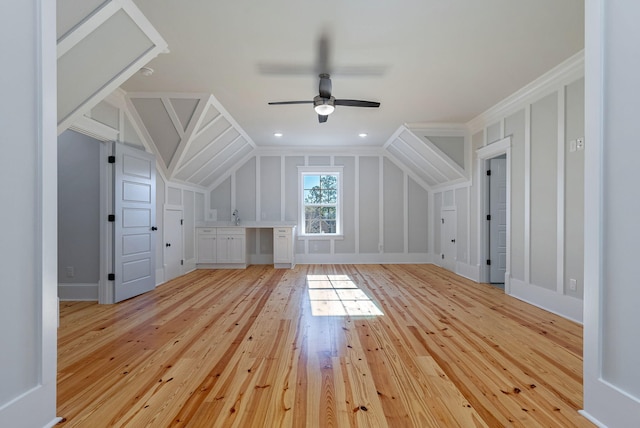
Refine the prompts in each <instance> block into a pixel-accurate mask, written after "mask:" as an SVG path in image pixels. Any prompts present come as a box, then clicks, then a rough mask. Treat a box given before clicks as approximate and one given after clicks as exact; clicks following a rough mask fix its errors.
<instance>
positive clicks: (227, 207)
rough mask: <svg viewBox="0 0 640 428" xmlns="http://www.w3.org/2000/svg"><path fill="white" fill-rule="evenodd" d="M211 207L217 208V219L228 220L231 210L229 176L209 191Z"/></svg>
mask: <svg viewBox="0 0 640 428" xmlns="http://www.w3.org/2000/svg"><path fill="white" fill-rule="evenodd" d="M210 201H211V209H212V210H217V212H218V220H219V221H230V220H231V212H232V211H233V208H231V178H227V179H226V180H224V181H223V182H222V183H220V184H219V185H218V186H217V187H216V188H214V189H213V190H212V191H211V199H210Z"/></svg>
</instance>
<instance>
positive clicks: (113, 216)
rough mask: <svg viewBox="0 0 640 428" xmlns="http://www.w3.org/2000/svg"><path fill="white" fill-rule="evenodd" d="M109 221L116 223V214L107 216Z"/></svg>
mask: <svg viewBox="0 0 640 428" xmlns="http://www.w3.org/2000/svg"><path fill="white" fill-rule="evenodd" d="M107 221H116V215H115V214H109V215H108V216H107Z"/></svg>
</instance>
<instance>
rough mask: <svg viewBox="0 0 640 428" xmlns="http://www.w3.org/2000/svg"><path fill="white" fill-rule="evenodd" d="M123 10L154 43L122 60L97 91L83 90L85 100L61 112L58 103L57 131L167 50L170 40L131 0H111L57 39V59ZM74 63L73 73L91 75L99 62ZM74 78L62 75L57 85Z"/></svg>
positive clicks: (61, 129) (62, 130)
mask: <svg viewBox="0 0 640 428" xmlns="http://www.w3.org/2000/svg"><path fill="white" fill-rule="evenodd" d="M121 11H122V12H124V13H125V14H126V15H127V16H128V18H129V19H131V21H132V22H133V24H134V25H135V26H137V27H138V29H139V30H140V31H141V32H142V34H144V36H145V37H146V38H147V39H148V40H149V42H150V44H151V45H150V46H151V47H150V48H147V49H145V50H144V51H142V52H139V53H137V56H136V58H135V60H133V61H132V62H130V63H128V64H122V68H121V69H120V70H119V71H118V72H116V74H115V75H113V76H111V77H110V78H106V79H104V80H100V81H99V83H98V85H99V89H97V90H96V91H95V92H93V93H87V94H82V96H81V97H80V98H81V99H82V101H80V102H79V103H78V104H77V105H74V104H75V102H72V103H71V104H72V105H71V107H70V108H69V109H66V108H63V109H62V113H61V112H60V107H58V109H59V112H58V135H60V134H61V133H62V132H64V130H65V129H67V128H68V127H69V126H71V124H73V123H74V122H75V121H76V120H77V119H78V118H79V117H80V116H82V115H83V114H85V113H86V112H87V111H89V110H90V109H91V108H93V107H94V106H95V105H97V104H98V103H99V102H100V101H102V100H103V99H104V98H106V97H107V96H108V95H109V94H110V93H112V92H113V91H114V90H116V89H117V88H118V87H120V85H122V84H123V83H124V82H125V81H126V80H127V79H128V78H129V77H131V76H132V75H133V74H135V73H136V72H137V71H138V70H139V69H140V68H141V67H142V66H144V65H145V64H147V63H148V62H149V61H150V60H151V59H153V58H154V57H156V56H157V55H159V54H160V53H162V52H167V51H168V49H167V42H166V41H165V40H164V39H163V38H162V36H160V34H159V33H158V32H157V31H156V30H155V28H153V26H152V25H151V23H150V22H149V21H148V20H147V18H146V17H145V16H144V15H143V14H142V12H141V11H140V9H138V8H137V6H136V5H135V4H133V2H132V1H131V0H111V1H109V2H108V3H106V4H102V5H101V6H100V7H99V8H98V9H97V10H96V11H93V12H92V13H90V14H89V15H88V16H87V18H85V19H84V20H83V21H82V22H81V23H80V24H79V25H77V26H76V27H75V28H73V29H72V30H71V31H70V32H68V33H67V34H65V35H64V36H63V37H62V39H61V40H60V41H59V42H58V47H57V56H58V63H60V61H61V59H62V58H63V57H64V56H65V55H66V54H69V53H70V52H72V51H73V50H74V48H75V47H77V46H78V44H79V43H80V42H81V41H83V40H88V39H87V36H89V35H90V34H92V33H94V32H95V31H96V30H97V29H98V28H100V27H101V26H102V25H104V24H105V23H106V22H107V21H108V20H109V19H110V18H112V17H113V16H114V15H116V14H117V13H119V12H121ZM114 43H115V42H114ZM105 60H109V59H105ZM74 67H75V69H74V73H77V75H81V76H82V75H90V73H91V69H92V68H94V67H96V64H94V63H93V62H92V61H91V60H90V59H89V58H83V61H78V63H77V64H74ZM73 78H74V76H68V75H59V76H58V86H59V87H60V85H61V82H65V83H66V84H70V82H69V81H65V79H73ZM63 87H64V84H63ZM58 97H59V98H61V99H63V100H64V97H65V93H64V92H61V91H58ZM71 99H73V98H71ZM60 105H61V104H60V102H59V103H58V106H60ZM61 116H63V117H61Z"/></svg>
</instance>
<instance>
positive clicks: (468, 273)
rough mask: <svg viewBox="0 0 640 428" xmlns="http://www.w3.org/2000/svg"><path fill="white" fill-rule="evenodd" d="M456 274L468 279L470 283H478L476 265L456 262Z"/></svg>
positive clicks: (478, 274)
mask: <svg viewBox="0 0 640 428" xmlns="http://www.w3.org/2000/svg"><path fill="white" fill-rule="evenodd" d="M456 274H458V275H460V276H463V277H465V278H467V279H470V280H471V281H475V282H480V271H479V270H478V266H476V265H470V264H467V263H463V262H456Z"/></svg>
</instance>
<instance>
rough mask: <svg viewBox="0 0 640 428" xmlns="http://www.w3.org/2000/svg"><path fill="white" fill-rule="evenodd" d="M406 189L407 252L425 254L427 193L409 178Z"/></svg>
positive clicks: (427, 221)
mask: <svg viewBox="0 0 640 428" xmlns="http://www.w3.org/2000/svg"><path fill="white" fill-rule="evenodd" d="M408 187H409V188H408V199H409V201H408V208H409V213H408V219H409V237H408V239H409V252H410V253H426V252H428V243H429V241H428V236H427V234H428V227H429V215H428V213H429V210H428V208H429V207H428V201H429V198H428V193H427V191H426V190H425V189H424V188H423V187H422V186H420V185H419V184H417V183H416V182H415V181H414V180H412V179H411V178H409V181H408Z"/></svg>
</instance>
